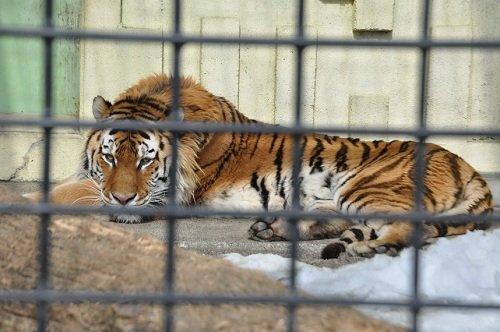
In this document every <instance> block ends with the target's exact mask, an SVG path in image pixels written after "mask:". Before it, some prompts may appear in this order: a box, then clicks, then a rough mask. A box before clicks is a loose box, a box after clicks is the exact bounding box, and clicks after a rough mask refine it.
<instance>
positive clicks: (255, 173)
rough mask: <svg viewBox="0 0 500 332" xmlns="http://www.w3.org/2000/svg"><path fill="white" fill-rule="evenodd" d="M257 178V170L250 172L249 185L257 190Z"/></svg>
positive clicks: (258, 189) (258, 188)
mask: <svg viewBox="0 0 500 332" xmlns="http://www.w3.org/2000/svg"><path fill="white" fill-rule="evenodd" d="M258 179H259V176H258V175H257V172H253V173H252V179H251V180H250V185H251V186H252V188H254V189H255V190H256V191H257V192H259V191H260V187H259V184H258V183H257V180H258Z"/></svg>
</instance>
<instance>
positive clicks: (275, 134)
mask: <svg viewBox="0 0 500 332" xmlns="http://www.w3.org/2000/svg"><path fill="white" fill-rule="evenodd" d="M277 138H278V133H274V134H273V140H272V141H271V146H270V147H269V153H271V152H272V151H273V149H274V143H276V139H277Z"/></svg>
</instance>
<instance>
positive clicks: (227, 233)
mask: <svg viewBox="0 0 500 332" xmlns="http://www.w3.org/2000/svg"><path fill="white" fill-rule="evenodd" d="M486 180H487V181H488V182H489V183H490V186H491V187H492V190H493V197H499V198H500V176H491V177H487V179H486ZM0 184H2V185H6V186H8V187H9V188H11V189H12V190H13V191H15V192H18V193H26V192H32V191H37V190H39V188H40V185H39V184H38V183H17V182H0ZM497 202H499V203H500V201H498V200H497ZM497 206H498V203H497ZM496 214H497V215H500V210H499V209H498V208H497V209H496ZM103 218H105V217H103ZM251 224H252V220H251V219H229V218H222V219H220V218H209V219H201V218H190V219H182V220H178V221H177V223H176V228H177V234H176V241H177V244H178V246H180V247H183V248H188V249H191V250H195V251H197V252H200V253H202V254H206V255H213V256H220V255H223V254H227V253H233V252H236V253H240V254H242V255H250V254H257V253H271V254H278V255H281V256H285V257H286V256H289V255H290V243H288V242H258V241H252V240H249V239H248V237H247V230H248V228H249V227H250V225H251ZM121 226H122V227H124V228H128V229H130V230H133V231H135V232H138V233H141V234H150V235H152V236H154V237H156V238H159V239H166V237H167V225H166V221H154V222H148V223H143V224H135V225H124V224H121ZM499 226H500V225H499ZM499 226H496V227H499ZM329 242H330V240H315V241H302V242H300V243H299V260H300V261H303V262H306V263H310V264H313V265H316V266H327V267H338V266H341V265H345V264H349V263H353V262H356V261H359V260H362V258H353V257H342V256H341V257H340V258H339V259H336V260H322V259H321V258H320V257H319V255H320V252H321V249H322V248H323V247H324V246H325V245H326V244H328V243H329Z"/></svg>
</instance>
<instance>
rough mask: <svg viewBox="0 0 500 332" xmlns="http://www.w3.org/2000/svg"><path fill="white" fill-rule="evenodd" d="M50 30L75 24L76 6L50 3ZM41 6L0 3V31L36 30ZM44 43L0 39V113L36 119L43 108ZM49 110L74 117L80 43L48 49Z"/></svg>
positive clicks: (37, 1) (71, 1) (75, 1)
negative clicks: (52, 26)
mask: <svg viewBox="0 0 500 332" xmlns="http://www.w3.org/2000/svg"><path fill="white" fill-rule="evenodd" d="M54 11H55V15H54V17H55V22H54V23H55V25H56V26H58V27H64V28H69V29H74V28H77V27H78V26H79V24H80V16H81V13H80V12H81V1H80V0H56V1H55V2H54ZM42 13H43V0H16V1H12V0H0V25H2V26H28V27H33V26H40V25H41V23H42ZM43 49H44V45H43V41H42V40H41V39H37V38H14V37H2V36H0V112H1V113H28V114H41V113H42V108H43V91H44V89H43V84H44V83H43V82H44V80H43V75H44V68H43ZM52 61H53V68H54V69H53V77H54V82H53V91H54V95H53V104H54V110H53V112H54V113H55V114H66V115H76V114H77V112H78V105H79V95H80V92H79V91H80V89H79V88H80V87H79V82H80V49H79V41H75V40H62V39H61V40H60V39H58V40H55V41H54V43H53V59H52Z"/></svg>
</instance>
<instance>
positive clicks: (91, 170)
mask: <svg viewBox="0 0 500 332" xmlns="http://www.w3.org/2000/svg"><path fill="white" fill-rule="evenodd" d="M153 103H155V105H156V106H157V107H162V106H160V104H161V103H160V102H159V101H158V100H155V101H154V102H153V101H152V98H147V97H145V96H141V97H140V98H138V99H134V100H131V99H127V100H126V101H125V102H124V101H123V100H122V101H119V102H115V104H111V103H110V102H108V101H106V100H105V99H103V98H102V97H100V96H97V97H96V98H95V99H94V102H93V113H94V117H95V118H96V120H97V121H105V122H110V126H112V123H113V122H116V121H122V120H135V121H140V122H152V121H159V120H166V116H165V119H160V118H158V119H154V118H151V119H148V118H146V117H145V116H144V115H145V114H152V111H153V110H152V109H149V110H148V107H152V106H151V105H152V104H153ZM148 104H149V105H148ZM163 106H164V105H163ZM165 107H167V106H165ZM149 112H151V113H149ZM166 112H167V111H166V109H164V110H163V113H164V114H165V113H166ZM141 114H142V116H141ZM148 116H149V115H148ZM157 116H158V115H157ZM158 117H159V116H158ZM171 140H172V135H171V134H170V133H169V132H165V131H158V130H142V129H141V130H120V129H109V128H106V129H97V130H93V131H92V132H91V133H90V134H89V136H88V139H87V144H86V149H85V156H84V162H83V168H84V170H85V173H86V175H87V176H88V177H89V178H91V179H92V180H93V181H94V183H95V184H96V185H97V186H98V187H99V190H100V200H101V201H102V203H103V204H105V205H112V206H126V207H127V208H132V209H133V208H134V207H153V206H161V205H164V204H166V203H167V201H168V189H169V169H170V164H171V151H172V150H171ZM186 147H187V148H188V149H189V144H184V145H183V147H182V148H181V149H180V150H179V153H180V155H179V160H178V171H177V189H178V191H180V192H181V193H179V196H181V197H180V200H181V202H182V192H183V191H186V189H187V188H188V187H190V186H192V185H193V183H194V182H195V181H196V179H193V168H195V167H196V166H193V165H192V164H193V163H194V162H193V157H192V156H193V151H192V149H191V153H189V152H187V153H186V151H185V150H186ZM183 152H184V153H183ZM190 155H191V158H190ZM189 164H191V165H189ZM179 196H178V197H179ZM114 219H115V221H117V222H122V223H138V222H141V221H142V218H141V217H140V216H137V215H129V214H127V215H115V216H114Z"/></svg>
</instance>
